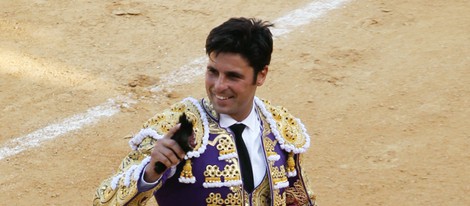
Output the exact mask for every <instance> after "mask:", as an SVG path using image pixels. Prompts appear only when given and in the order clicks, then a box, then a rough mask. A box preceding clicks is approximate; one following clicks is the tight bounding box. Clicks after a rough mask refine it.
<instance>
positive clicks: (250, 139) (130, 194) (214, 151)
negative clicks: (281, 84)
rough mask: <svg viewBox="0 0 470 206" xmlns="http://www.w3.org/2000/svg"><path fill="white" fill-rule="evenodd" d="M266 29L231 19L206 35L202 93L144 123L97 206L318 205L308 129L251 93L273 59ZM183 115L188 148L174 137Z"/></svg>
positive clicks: (103, 186)
mask: <svg viewBox="0 0 470 206" xmlns="http://www.w3.org/2000/svg"><path fill="white" fill-rule="evenodd" d="M271 26H272V24H270V23H268V22H263V21H260V20H256V19H246V18H232V19H229V20H228V21H226V22H224V23H223V24H221V25H220V26H218V27H216V28H214V29H213V30H212V31H211V32H210V34H209V35H208V37H207V40H206V52H207V55H208V57H209V58H208V64H207V71H206V76H205V84H206V91H207V98H206V99H202V100H196V99H193V98H186V99H184V100H183V101H181V102H179V103H176V104H175V105H173V106H172V107H171V108H170V109H168V110H166V111H164V112H163V113H161V114H158V115H156V116H155V117H154V118H152V119H150V120H149V121H148V122H147V123H145V124H144V127H143V129H142V130H141V131H140V132H139V133H138V134H137V135H135V136H134V137H133V138H132V139H131V140H130V142H129V143H130V145H131V147H132V148H133V151H132V152H131V153H130V154H129V155H128V156H127V157H126V158H125V159H124V160H123V161H122V163H121V165H120V168H119V171H118V173H117V174H116V175H114V176H113V177H111V178H109V179H108V180H106V181H104V182H103V183H102V184H101V185H100V187H99V188H98V189H97V191H96V194H95V199H94V201H93V204H94V205H144V204H145V203H146V201H147V200H149V199H150V198H151V196H152V195H154V196H155V198H156V200H157V202H158V204H159V205H160V206H167V205H178V206H179V205H315V197H314V195H313V193H312V192H311V191H310V190H309V188H308V186H307V181H306V176H305V171H303V170H302V167H301V156H300V154H301V153H303V152H305V151H306V149H307V148H308V147H309V145H310V139H309V136H308V134H307V133H306V131H305V127H304V126H303V125H302V123H301V122H300V120H298V119H296V118H294V117H293V116H292V115H290V114H289V113H288V112H287V110H286V109H285V108H283V107H275V106H272V105H271V104H270V103H269V102H268V101H263V100H261V99H259V98H257V97H256V96H255V94H256V89H257V87H259V86H262V85H263V83H264V81H265V80H266V76H267V74H268V65H269V63H270V61H271V53H272V47H273V41H272V34H271V32H270V30H269V27H271ZM182 113H184V114H185V115H186V116H187V118H188V119H189V121H190V122H192V124H193V133H192V136H191V137H192V138H193V139H194V142H192V144H193V147H194V148H193V149H192V150H191V151H189V152H187V153H185V152H184V151H183V150H182V148H181V147H180V146H179V145H178V144H177V143H176V141H174V140H173V139H171V137H172V136H173V134H175V132H176V131H178V129H179V128H180V124H178V118H179V117H180V115H181V114H182ZM157 162H160V163H159V164H163V165H165V166H166V168H168V169H166V170H163V171H159V170H158V169H156V167H155V165H156V163H157Z"/></svg>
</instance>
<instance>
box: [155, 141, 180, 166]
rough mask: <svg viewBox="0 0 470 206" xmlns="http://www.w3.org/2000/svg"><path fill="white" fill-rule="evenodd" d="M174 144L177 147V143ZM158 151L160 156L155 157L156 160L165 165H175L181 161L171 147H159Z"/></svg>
mask: <svg viewBox="0 0 470 206" xmlns="http://www.w3.org/2000/svg"><path fill="white" fill-rule="evenodd" d="M175 146H177V147H179V146H178V145H175ZM158 152H159V153H160V155H159V156H160V157H159V158H157V160H158V161H160V162H162V163H163V164H165V165H166V166H167V167H171V166H174V165H177V164H179V162H180V161H181V159H180V158H179V156H178V155H177V154H175V152H174V151H173V149H172V148H170V147H161V148H159V151H158Z"/></svg>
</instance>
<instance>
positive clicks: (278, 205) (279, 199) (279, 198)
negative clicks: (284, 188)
mask: <svg viewBox="0 0 470 206" xmlns="http://www.w3.org/2000/svg"><path fill="white" fill-rule="evenodd" d="M275 191H276V192H275V193H274V203H273V205H274V206H285V205H286V193H285V192H283V193H282V194H279V190H275Z"/></svg>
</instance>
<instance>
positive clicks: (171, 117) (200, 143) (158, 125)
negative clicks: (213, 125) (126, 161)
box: [129, 97, 209, 159]
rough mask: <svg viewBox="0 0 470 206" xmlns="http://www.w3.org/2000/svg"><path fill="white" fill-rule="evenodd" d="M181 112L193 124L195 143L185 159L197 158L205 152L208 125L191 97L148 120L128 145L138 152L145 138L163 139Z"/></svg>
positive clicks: (202, 112)
mask: <svg viewBox="0 0 470 206" xmlns="http://www.w3.org/2000/svg"><path fill="white" fill-rule="evenodd" d="M183 112H184V113H186V116H187V118H188V120H189V121H191V122H192V123H193V131H194V135H195V141H196V142H195V143H196V144H195V145H196V146H195V147H194V150H193V151H189V152H188V153H187V154H186V157H185V159H188V158H192V157H199V156H200V155H201V154H202V153H204V151H205V150H206V145H207V143H208V139H209V126H208V125H209V123H208V121H207V115H206V114H205V112H204V110H203V109H202V107H201V106H200V103H199V102H198V100H196V99H194V98H191V97H188V98H186V99H184V100H182V101H181V102H178V103H175V104H173V105H172V106H171V107H170V108H169V109H167V110H164V111H163V112H162V113H159V114H157V115H155V116H154V117H152V118H151V119H149V120H148V121H147V122H146V123H144V125H143V128H142V129H141V130H140V132H139V133H137V134H136V135H134V137H133V138H132V139H131V140H130V141H129V145H130V146H131V147H132V149H134V150H138V149H140V148H139V147H140V146H141V145H140V144H141V143H142V141H144V139H145V138H146V137H151V138H153V139H155V140H158V139H161V138H163V136H164V135H165V134H166V133H167V132H168V131H170V129H171V128H172V127H174V126H175V125H176V124H178V120H179V117H180V116H181V114H183ZM142 146H143V145H142Z"/></svg>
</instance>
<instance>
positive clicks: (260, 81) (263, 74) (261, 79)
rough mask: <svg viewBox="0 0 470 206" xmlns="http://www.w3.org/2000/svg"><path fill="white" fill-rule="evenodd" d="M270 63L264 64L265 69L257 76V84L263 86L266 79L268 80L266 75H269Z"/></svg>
mask: <svg viewBox="0 0 470 206" xmlns="http://www.w3.org/2000/svg"><path fill="white" fill-rule="evenodd" d="M268 70H269V68H268V65H266V66H264V68H263V70H261V71H260V72H258V74H257V75H258V76H257V78H256V85H257V86H261V85H263V84H264V81H265V80H266V76H267V75H268Z"/></svg>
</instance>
